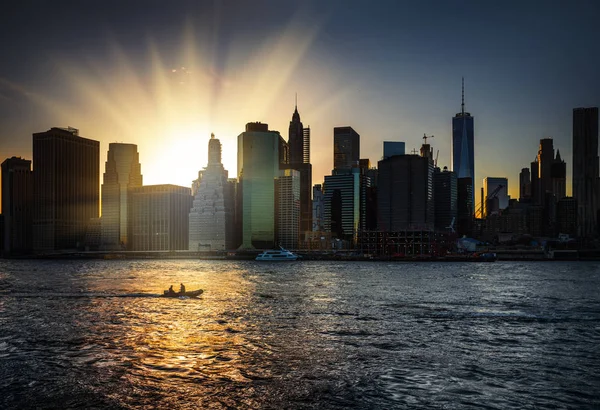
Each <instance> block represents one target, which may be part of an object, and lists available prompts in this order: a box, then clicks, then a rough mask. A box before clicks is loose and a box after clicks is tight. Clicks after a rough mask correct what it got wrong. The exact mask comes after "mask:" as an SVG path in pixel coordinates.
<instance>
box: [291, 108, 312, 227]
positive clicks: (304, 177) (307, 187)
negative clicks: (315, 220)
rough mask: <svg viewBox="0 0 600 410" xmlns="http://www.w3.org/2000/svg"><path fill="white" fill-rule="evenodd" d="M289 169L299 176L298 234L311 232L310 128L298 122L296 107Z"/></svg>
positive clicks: (293, 117)
mask: <svg viewBox="0 0 600 410" xmlns="http://www.w3.org/2000/svg"><path fill="white" fill-rule="evenodd" d="M288 144H289V168H290V169H295V170H296V171H298V172H299V174H300V232H306V231H310V230H312V200H311V191H312V165H311V164H310V127H307V128H304V126H303V125H302V122H301V121H300V114H299V113H298V106H297V105H296V108H295V109H294V114H293V115H292V121H290V128H289V140H288Z"/></svg>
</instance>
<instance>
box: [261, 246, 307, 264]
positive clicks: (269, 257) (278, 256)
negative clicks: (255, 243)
mask: <svg viewBox="0 0 600 410" xmlns="http://www.w3.org/2000/svg"><path fill="white" fill-rule="evenodd" d="M298 258H299V256H298V255H296V254H295V253H293V252H290V251H288V250H286V249H283V248H282V247H281V246H280V247H279V250H277V249H269V250H266V251H264V252H263V253H261V254H260V255H258V256H257V257H256V259H255V260H257V261H270V262H284V261H295V260H296V259H298Z"/></svg>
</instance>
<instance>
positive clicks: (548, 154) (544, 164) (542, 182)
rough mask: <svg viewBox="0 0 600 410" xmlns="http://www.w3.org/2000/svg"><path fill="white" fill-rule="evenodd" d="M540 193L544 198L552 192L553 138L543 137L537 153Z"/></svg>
mask: <svg viewBox="0 0 600 410" xmlns="http://www.w3.org/2000/svg"><path fill="white" fill-rule="evenodd" d="M537 163H538V178H539V179H538V184H539V193H540V195H541V196H542V198H543V197H544V196H545V194H546V193H547V192H552V164H553V163H554V143H553V141H552V138H542V139H541V140H540V146H539V149H538V155H537Z"/></svg>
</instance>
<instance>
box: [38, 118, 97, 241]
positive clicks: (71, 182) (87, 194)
mask: <svg viewBox="0 0 600 410" xmlns="http://www.w3.org/2000/svg"><path fill="white" fill-rule="evenodd" d="M33 196H34V206H33V248H34V251H52V250H60V249H74V248H77V247H81V246H82V244H83V239H84V236H85V230H86V227H87V225H88V223H89V221H90V219H91V218H98V217H99V207H100V143H99V142H98V141H94V140H90V139H87V138H82V137H80V136H79V131H78V130H77V129H75V128H70V127H69V128H51V129H50V130H48V131H46V132H40V133H35V134H33Z"/></svg>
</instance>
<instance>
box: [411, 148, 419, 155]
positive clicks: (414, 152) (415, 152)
mask: <svg viewBox="0 0 600 410" xmlns="http://www.w3.org/2000/svg"><path fill="white" fill-rule="evenodd" d="M411 152H412V154H413V155H416V154H417V152H419V151H417V150H416V149H415V148H413V150H412V151H411Z"/></svg>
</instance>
